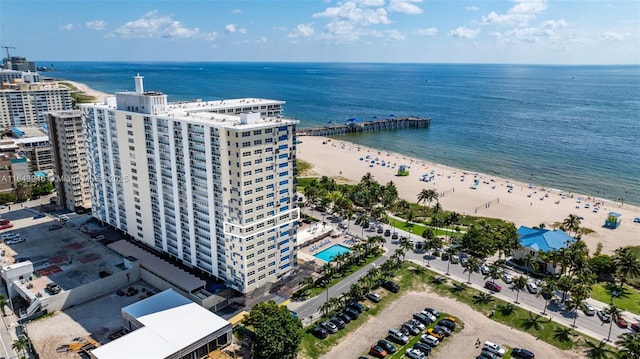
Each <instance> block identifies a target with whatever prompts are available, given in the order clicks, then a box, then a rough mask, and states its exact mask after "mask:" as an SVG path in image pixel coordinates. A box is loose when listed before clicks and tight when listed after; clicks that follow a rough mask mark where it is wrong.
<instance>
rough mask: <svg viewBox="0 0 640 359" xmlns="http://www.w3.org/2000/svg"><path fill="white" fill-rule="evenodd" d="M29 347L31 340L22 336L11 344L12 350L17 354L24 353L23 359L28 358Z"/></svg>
mask: <svg viewBox="0 0 640 359" xmlns="http://www.w3.org/2000/svg"><path fill="white" fill-rule="evenodd" d="M28 345H29V338H27V336H26V335H24V334H22V335H20V337H18V339H17V340H14V341H13V343H12V344H11V349H13V350H15V351H16V352H19V353H22V358H26V356H27V347H28Z"/></svg>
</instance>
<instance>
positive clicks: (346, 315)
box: [338, 312, 354, 324]
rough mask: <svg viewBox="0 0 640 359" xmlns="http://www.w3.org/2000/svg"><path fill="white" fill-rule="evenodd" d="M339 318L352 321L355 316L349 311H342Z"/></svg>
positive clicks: (347, 321)
mask: <svg viewBox="0 0 640 359" xmlns="http://www.w3.org/2000/svg"><path fill="white" fill-rule="evenodd" d="M338 318H340V319H342V320H343V321H344V322H345V323H347V324H348V323H350V322H351V321H352V320H353V319H354V318H353V317H352V316H350V315H349V313H346V312H342V313H340V314H338Z"/></svg>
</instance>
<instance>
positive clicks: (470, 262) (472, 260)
mask: <svg viewBox="0 0 640 359" xmlns="http://www.w3.org/2000/svg"><path fill="white" fill-rule="evenodd" d="M478 264H480V260H478V258H476V257H469V258H468V259H467V266H466V267H465V268H464V271H465V272H469V276H468V278H467V283H468V284H471V273H473V271H474V270H475V268H476V266H478Z"/></svg>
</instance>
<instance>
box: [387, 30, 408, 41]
mask: <svg viewBox="0 0 640 359" xmlns="http://www.w3.org/2000/svg"><path fill="white" fill-rule="evenodd" d="M385 35H386V36H387V40H389V41H404V40H405V39H406V38H407V37H406V36H405V35H404V34H403V33H402V32H401V31H400V30H398V29H391V30H387V31H385Z"/></svg>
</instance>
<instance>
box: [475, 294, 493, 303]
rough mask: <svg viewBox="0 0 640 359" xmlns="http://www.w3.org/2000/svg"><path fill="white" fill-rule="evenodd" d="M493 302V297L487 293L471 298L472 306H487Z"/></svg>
mask: <svg viewBox="0 0 640 359" xmlns="http://www.w3.org/2000/svg"><path fill="white" fill-rule="evenodd" d="M493 301H494V299H493V295H491V294H489V293H479V294H476V295H474V296H473V303H474V304H489V303H491V302H493Z"/></svg>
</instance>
